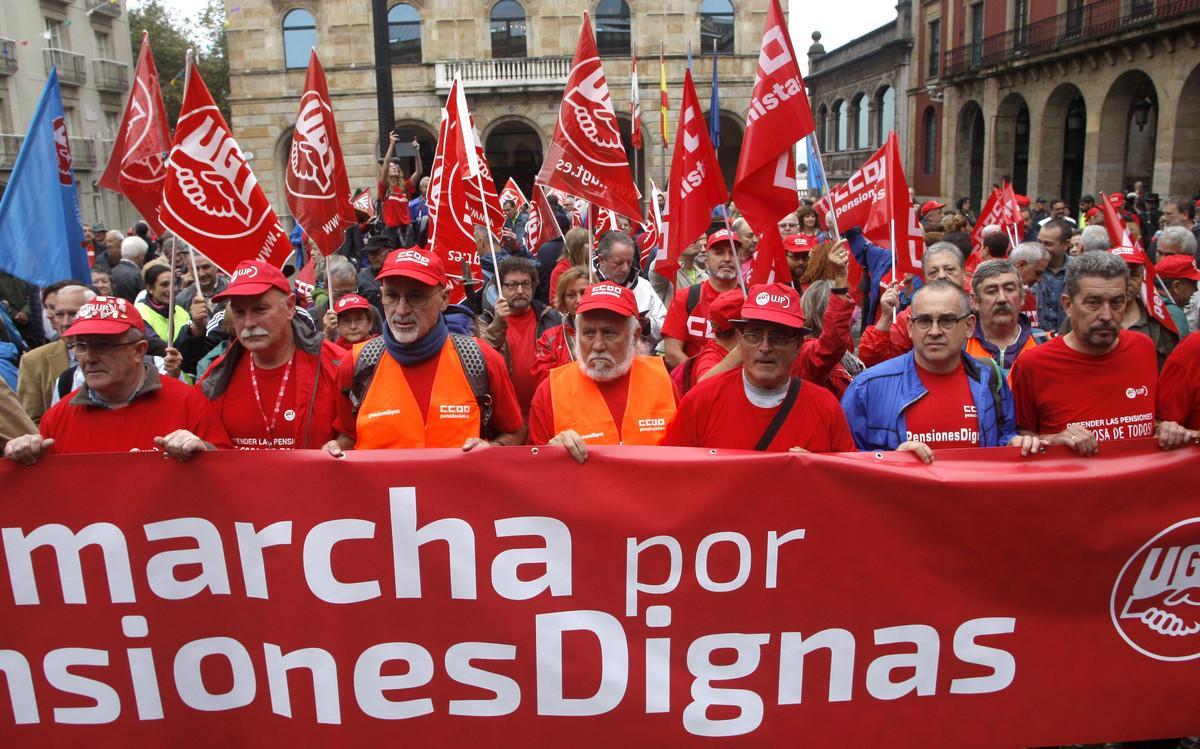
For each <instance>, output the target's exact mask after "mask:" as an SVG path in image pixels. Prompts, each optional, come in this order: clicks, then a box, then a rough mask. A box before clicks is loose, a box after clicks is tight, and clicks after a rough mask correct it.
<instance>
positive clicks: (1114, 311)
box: [1012, 252, 1196, 455]
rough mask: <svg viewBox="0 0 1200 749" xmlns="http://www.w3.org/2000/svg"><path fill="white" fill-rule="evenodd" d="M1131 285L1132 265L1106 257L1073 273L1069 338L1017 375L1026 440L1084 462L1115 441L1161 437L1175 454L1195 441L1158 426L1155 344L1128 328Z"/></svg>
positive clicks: (1067, 298) (1092, 257)
mask: <svg viewBox="0 0 1200 749" xmlns="http://www.w3.org/2000/svg"><path fill="white" fill-rule="evenodd" d="M1128 282H1129V269H1128V268H1127V267H1126V265H1125V261H1124V260H1122V259H1121V258H1120V257H1118V256H1116V255H1113V254H1110V253H1107V252H1085V253H1083V254H1082V255H1080V256H1079V257H1077V258H1075V260H1074V261H1072V263H1071V265H1070V266H1068V269H1067V278H1066V284H1065V290H1064V291H1063V296H1062V306H1063V310H1064V311H1065V313H1066V315H1067V317H1068V319H1069V320H1070V322H1071V330H1070V332H1068V333H1067V334H1065V335H1062V336H1059V337H1058V338H1055V339H1054V340H1052V341H1050V342H1049V343H1047V344H1045V345H1044V346H1038V347H1037V348H1035V349H1031V350H1029V351H1026V352H1025V353H1024V354H1023V355H1022V356H1021V358H1020V360H1018V361H1017V365H1016V366H1015V367H1013V371H1012V388H1013V394H1014V396H1015V397H1016V402H1017V426H1018V427H1019V428H1020V430H1021V433H1022V434H1030V435H1040V437H1041V439H1042V441H1043V442H1045V443H1047V444H1052V445H1067V446H1068V447H1070V448H1071V449H1073V450H1075V451H1076V452H1077V453H1079V454H1080V455H1091V454H1093V453H1095V452H1096V451H1097V450H1098V449H1099V444H1100V443H1101V442H1105V441H1108V440H1120V439H1137V438H1142V437H1149V436H1151V435H1154V436H1156V437H1158V442H1159V445H1160V446H1161V447H1163V448H1167V449H1169V448H1174V447H1180V446H1182V445H1184V444H1187V442H1189V441H1191V440H1194V439H1195V438H1196V433H1195V432H1192V431H1190V430H1187V429H1185V428H1184V427H1182V426H1180V425H1179V424H1178V423H1176V422H1174V421H1171V420H1164V421H1159V422H1158V423H1157V424H1156V423H1155V397H1156V395H1157V382H1158V365H1157V362H1156V359H1155V353H1154V342H1153V341H1151V340H1150V339H1149V338H1148V337H1147V336H1145V335H1142V334H1141V333H1134V332H1132V331H1128V330H1123V329H1122V328H1121V319H1122V317H1123V316H1124V315H1125V308H1126V305H1128V304H1130V303H1131V299H1130V296H1129V293H1128V288H1127V284H1128Z"/></svg>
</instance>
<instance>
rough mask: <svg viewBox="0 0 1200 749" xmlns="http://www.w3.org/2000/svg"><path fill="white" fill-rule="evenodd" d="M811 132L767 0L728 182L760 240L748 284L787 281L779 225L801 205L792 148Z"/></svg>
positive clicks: (793, 65)
mask: <svg viewBox="0 0 1200 749" xmlns="http://www.w3.org/2000/svg"><path fill="white" fill-rule="evenodd" d="M813 129H814V126H813V116H812V109H811V107H810V106H809V104H808V95H807V94H806V93H805V92H804V80H803V78H801V77H800V68H799V66H798V65H797V62H796V53H795V51H794V50H793V49H792V40H791V37H789V36H788V31H787V23H786V22H785V21H784V18H783V11H782V10H780V8H779V0H771V3H770V6H769V8H768V11H767V22H766V27H765V29H764V31H763V38H762V49H761V51H760V52H759V55H758V72H757V73H756V75H755V78H754V93H753V94H752V95H751V97H750V109H749V112H748V113H747V114H746V133H745V135H744V137H743V140H742V151H741V155H740V158H739V159H738V170H737V176H736V177H735V178H734V182H733V201H734V202H735V203H736V204H737V207H738V208H739V209H740V210H741V212H742V215H743V216H744V217H745V218H746V220H747V221H748V222H749V224H750V227H751V228H752V229H754V231H755V232H757V233H758V234H759V236H760V237H761V239H760V240H759V243H758V253H757V255H756V256H755V258H754V270H753V273H752V275H751V281H752V282H753V283H765V282H767V281H770V280H771V279H772V278H776V279H785V278H789V272H788V265H787V257H786V256H785V254H784V251H783V238H782V237H781V236H780V235H779V227H778V222H779V219H780V218H781V217H783V215H784V214H785V213H787V212H788V211H794V210H796V208H798V207H799V205H800V200H799V197H798V195H797V192H796V143H797V142H799V141H800V140H802V139H803V138H804V137H805V136H807V135H808V134H809V133H811V132H812V131H813Z"/></svg>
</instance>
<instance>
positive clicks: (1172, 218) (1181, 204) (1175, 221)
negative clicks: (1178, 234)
mask: <svg viewBox="0 0 1200 749" xmlns="http://www.w3.org/2000/svg"><path fill="white" fill-rule="evenodd" d="M1161 223H1162V226H1163V228H1166V227H1168V226H1178V227H1179V228H1181V229H1184V230H1186V231H1189V232H1191V233H1192V236H1193V237H1195V239H1196V240H1197V241H1200V223H1196V204H1195V203H1194V202H1193V201H1192V200H1191V198H1189V197H1187V196H1186V195H1176V196H1174V197H1171V198H1168V199H1167V202H1165V203H1163V208H1162V218H1161Z"/></svg>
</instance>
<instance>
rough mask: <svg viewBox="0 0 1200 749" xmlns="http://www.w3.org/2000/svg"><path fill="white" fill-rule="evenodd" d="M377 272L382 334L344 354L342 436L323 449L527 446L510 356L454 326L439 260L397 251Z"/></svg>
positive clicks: (338, 454)
mask: <svg viewBox="0 0 1200 749" xmlns="http://www.w3.org/2000/svg"><path fill="white" fill-rule="evenodd" d="M378 278H379V282H380V285H381V298H382V300H383V310H384V326H383V335H381V336H379V337H378V338H373V339H371V340H370V341H367V342H366V343H360V344H358V345H357V346H355V347H354V350H353V355H352V356H347V357H346V358H345V359H344V360H343V362H342V365H341V369H340V370H339V371H338V386H339V388H340V389H341V390H342V392H345V393H349V395H350V399H349V401H348V402H345V401H344V402H343V403H342V405H341V408H340V409H339V413H338V417H337V423H336V429H337V432H338V436H337V438H336V439H334V440H330V441H329V442H327V443H326V444H325V449H326V450H327V451H328V452H329V453H330V454H331V455H333V456H334V457H342V455H343V454H344V452H343V451H345V450H349V449H351V448H354V449H358V450H380V449H397V448H412V447H462V449H463V450H471V449H474V448H477V447H483V446H486V445H489V444H492V445H518V444H521V442H523V441H524V438H525V425H524V422H523V420H522V418H521V407H520V405H519V404H518V403H517V397H516V394H515V393H514V392H513V386H512V381H511V380H510V379H509V377H508V369H507V367H506V365H505V363H504V357H503V356H502V355H501V354H500V352H499V351H496V350H495V349H494V348H492V347H491V346H489V345H487V344H486V343H484V342H483V341H481V340H480V339H478V338H473V337H470V336H464V335H457V334H451V333H450V329H449V327H447V325H446V319H445V317H444V316H443V314H442V313H443V312H444V311H445V309H446V307H447V306H448V305H449V295H448V293H447V291H446V283H447V280H446V271H445V269H444V267H443V266H442V261H441V258H440V257H438V256H437V255H436V254H433V253H428V252H425V251H423V250H418V249H415V248H404V249H400V250H396V251H395V252H392V253H391V254H390V255H388V258H387V260H386V261H385V262H384V264H383V267H382V268H381V269H380V271H379V276H378Z"/></svg>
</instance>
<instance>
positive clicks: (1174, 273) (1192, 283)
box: [1154, 255, 1200, 336]
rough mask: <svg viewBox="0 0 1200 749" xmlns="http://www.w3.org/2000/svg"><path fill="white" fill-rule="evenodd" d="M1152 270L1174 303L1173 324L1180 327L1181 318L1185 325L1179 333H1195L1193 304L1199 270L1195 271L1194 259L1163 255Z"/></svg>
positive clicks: (1199, 285)
mask: <svg viewBox="0 0 1200 749" xmlns="http://www.w3.org/2000/svg"><path fill="white" fill-rule="evenodd" d="M1154 270H1155V271H1157V273H1158V277H1159V278H1161V279H1162V280H1163V283H1164V284H1165V285H1166V287H1167V292H1168V293H1169V294H1170V295H1171V300H1170V301H1172V302H1174V303H1175V304H1174V305H1173V306H1174V308H1175V309H1172V310H1171V315H1172V317H1173V318H1174V319H1175V324H1176V325H1177V326H1178V325H1180V317H1183V322H1185V323H1187V325H1186V328H1185V327H1180V328H1179V332H1180V333H1182V334H1183V335H1185V336H1186V335H1187V334H1188V333H1189V332H1192V333H1194V332H1196V327H1195V323H1196V309H1195V304H1196V301H1197V296H1196V290H1197V288H1198V287H1200V270H1197V269H1196V262H1195V258H1193V257H1192V256H1191V255H1164V256H1162V259H1161V260H1159V261H1158V263H1157V264H1156V265H1155V266H1154ZM1170 306H1172V305H1168V307H1170ZM1176 310H1181V311H1183V312H1184V313H1185V314H1183V315H1178V314H1175V311H1176Z"/></svg>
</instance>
